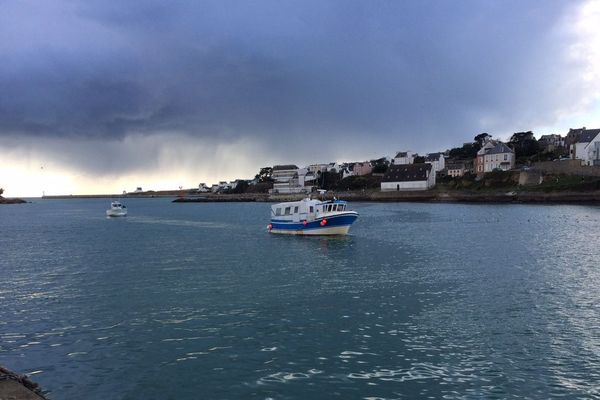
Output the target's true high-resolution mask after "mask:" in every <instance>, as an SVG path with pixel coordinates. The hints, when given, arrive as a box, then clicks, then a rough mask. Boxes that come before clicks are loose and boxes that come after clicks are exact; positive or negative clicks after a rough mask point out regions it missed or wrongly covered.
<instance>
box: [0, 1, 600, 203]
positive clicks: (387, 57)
mask: <svg viewBox="0 0 600 400" xmlns="http://www.w3.org/2000/svg"><path fill="white" fill-rule="evenodd" d="M209 3H210V0H209V1H208V2H207V3H206V4H194V3H191V4H187V3H186V4H174V5H172V6H171V7H169V8H168V9H167V8H165V9H162V8H160V7H158V8H155V6H156V5H154V4H139V5H135V6H131V7H129V8H128V7H127V6H123V8H118V9H111V8H110V7H108V8H104V6H103V5H101V4H98V5H89V4H87V3H86V2H79V1H78V0H75V1H69V2H63V1H61V0H59V1H58V2H57V3H55V4H53V5H52V6H47V5H45V4H44V5H39V4H36V3H35V2H27V1H25V2H12V3H7V5H6V10H5V11H6V12H5V13H4V14H0V52H2V53H3V54H6V60H7V62H6V63H3V64H2V65H0V86H2V88H3V91H2V93H0V96H5V97H3V98H0V100H1V101H0V187H2V188H3V189H4V190H5V193H4V196H6V197H39V196H42V194H46V195H69V194H120V193H122V192H123V191H124V190H125V191H128V192H131V191H134V190H135V189H136V187H142V188H143V189H144V190H176V189H178V188H179V186H182V187H184V188H195V187H197V186H198V184H199V183H201V182H203V183H206V184H209V185H210V184H212V183H216V182H219V181H223V180H226V181H231V180H234V179H251V178H253V177H254V175H255V174H256V173H257V172H258V171H259V169H260V168H261V167H264V166H272V165H276V164H296V165H298V166H299V167H302V166H306V165H308V164H313V163H326V162H332V161H337V162H344V161H348V162H352V161H364V160H369V159H374V158H379V157H382V156H387V157H393V156H394V154H395V152H396V151H405V150H411V151H414V152H418V153H420V154H423V153H427V152H437V151H444V150H446V149H449V148H452V147H460V146H461V145H462V144H463V143H464V142H467V141H471V140H472V139H473V137H474V136H475V135H476V134H478V133H481V132H488V133H490V134H491V135H492V136H493V137H494V138H497V139H500V140H504V141H506V140H508V139H509V138H510V136H511V134H512V133H513V132H519V131H527V130H532V131H533V132H534V134H535V135H536V137H538V138H539V137H540V135H543V134H550V133H558V134H561V135H565V134H566V133H567V132H568V129H569V128H581V127H583V126H585V127H587V128H589V129H593V128H600V24H598V21H600V1H596V0H589V1H581V2H572V3H571V2H569V3H561V2H557V3H548V4H540V3H538V2H533V1H532V2H520V3H514V4H507V3H503V2H491V3H486V2H473V3H471V4H467V3H456V4H454V3H452V4H450V3H435V5H431V6H428V7H423V5H422V4H421V3H420V2H417V1H415V2H410V1H406V2H393V1H390V2H385V1H384V2H381V3H372V2H365V3H362V4H358V3H353V4H344V9H345V12H344V13H339V12H337V11H339V10H338V6H337V5H335V4H334V3H323V4H321V5H319V4H317V3H315V4H314V5H312V6H309V7H307V6H305V5H303V3H297V4H294V5H292V4H289V3H280V2H272V3H269V1H267V2H265V3H262V4H261V6H259V7H255V6H247V7H246V6H244V5H240V7H239V9H236V10H230V9H229V8H226V7H225V8H223V7H222V6H221V5H220V4H219V3H218V2H216V3H214V4H209ZM207 4H208V5H210V6H207ZM40 7H41V8H40ZM136 7H138V8H144V10H145V11H147V12H146V13H138V12H137V11H139V10H137V9H136ZM34 9H35V10H36V12H32V10H34ZM165 10H168V11H165ZM266 11H268V12H266ZM517 11H519V12H520V13H517ZM128 12H133V13H132V14H131V15H136V16H139V18H136V19H135V20H133V19H129V18H121V17H123V16H124V15H129V14H127V13H128ZM163 12H166V14H168V15H163ZM120 13H123V14H122V15H121V14H120ZM146 15H148V16H152V17H151V18H145V17H144V16H146ZM184 16H185V17H184ZM413 17H415V18H413ZM416 17H419V18H420V19H419V18H416ZM313 20H315V21H318V24H314V25H313V24H312V22H310V21H313ZM417 20H418V21H419V24H414V25H412V24H411V23H412V22H411V21H417ZM48 21H52V22H53V23H52V24H48ZM159 23H160V24H164V25H162V26H164V27H166V28H167V29H169V30H170V32H171V33H170V35H167V36H164V35H161V34H160V33H158V34H157V29H156V26H157V24H159ZM224 26H226V27H228V28H227V29H225V30H224V29H223V27H224ZM457 27H459V28H460V29H458V28H457ZM350 30H352V32H354V33H353V35H348V32H349V31H350ZM425 32H427V34H426V35H425V34H424V33H425ZM205 39H206V40H205ZM157 55H159V56H158V57H157ZM407 77H408V78H407ZM82 127H84V128H82Z"/></svg>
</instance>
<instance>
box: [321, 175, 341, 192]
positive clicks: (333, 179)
mask: <svg viewBox="0 0 600 400" xmlns="http://www.w3.org/2000/svg"><path fill="white" fill-rule="evenodd" d="M318 179H319V187H320V188H321V189H325V190H333V189H335V187H336V186H337V185H338V183H339V182H340V180H341V179H342V177H341V174H340V173H337V172H333V171H324V172H322V173H321V174H320V175H318Z"/></svg>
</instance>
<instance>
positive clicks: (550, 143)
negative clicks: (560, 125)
mask: <svg viewBox="0 0 600 400" xmlns="http://www.w3.org/2000/svg"><path fill="white" fill-rule="evenodd" d="M538 144H539V146H540V147H541V148H542V149H543V150H544V151H545V152H546V153H551V152H553V151H555V150H557V149H559V148H562V147H564V146H565V138H563V137H562V136H561V135H556V134H551V135H542V136H540V140H538Z"/></svg>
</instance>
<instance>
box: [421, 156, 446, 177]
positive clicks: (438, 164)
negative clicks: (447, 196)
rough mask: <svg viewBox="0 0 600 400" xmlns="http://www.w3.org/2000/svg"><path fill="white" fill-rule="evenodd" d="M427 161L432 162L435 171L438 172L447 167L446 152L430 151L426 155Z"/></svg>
mask: <svg viewBox="0 0 600 400" xmlns="http://www.w3.org/2000/svg"><path fill="white" fill-rule="evenodd" d="M425 162H426V163H427V164H431V166H432V167H433V172H434V173H437V172H440V171H441V170H443V169H444V168H446V159H445V158H444V153H429V154H427V156H426V157H425Z"/></svg>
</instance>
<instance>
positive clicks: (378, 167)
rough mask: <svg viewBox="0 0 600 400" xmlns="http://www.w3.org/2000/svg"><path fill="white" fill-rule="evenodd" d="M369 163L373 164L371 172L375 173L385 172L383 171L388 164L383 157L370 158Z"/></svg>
mask: <svg viewBox="0 0 600 400" xmlns="http://www.w3.org/2000/svg"><path fill="white" fill-rule="evenodd" d="M370 163H371V165H372V166H373V173H375V174H385V171H387V169H388V167H389V165H390V162H389V161H388V160H387V158H385V157H381V158H378V159H377V160H371V161H370Z"/></svg>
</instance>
